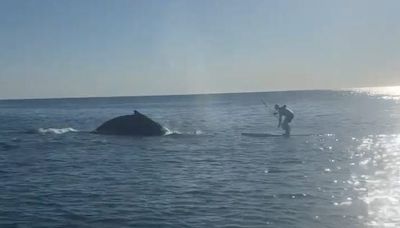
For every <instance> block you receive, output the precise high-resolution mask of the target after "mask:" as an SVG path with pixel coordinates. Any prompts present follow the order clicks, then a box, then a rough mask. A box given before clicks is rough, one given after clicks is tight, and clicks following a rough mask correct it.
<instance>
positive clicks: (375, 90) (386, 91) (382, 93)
mask: <svg viewBox="0 0 400 228" xmlns="http://www.w3.org/2000/svg"><path fill="white" fill-rule="evenodd" d="M352 91H353V92H356V93H366V94H368V95H370V96H379V97H381V98H382V99H385V100H396V101H397V100H400V86H388V87H365V88H355V89H352Z"/></svg>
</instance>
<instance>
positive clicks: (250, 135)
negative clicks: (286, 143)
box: [242, 133, 311, 137]
mask: <svg viewBox="0 0 400 228" xmlns="http://www.w3.org/2000/svg"><path fill="white" fill-rule="evenodd" d="M242 135H243V136H249V137H292V136H311V134H294V135H290V136H287V135H279V134H270V133H242Z"/></svg>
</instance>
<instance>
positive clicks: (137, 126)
mask: <svg viewBox="0 0 400 228" xmlns="http://www.w3.org/2000/svg"><path fill="white" fill-rule="evenodd" d="M166 132H167V131H166V129H165V128H164V127H163V126H161V124H159V123H157V122H155V121H154V120H152V119H150V118H149V117H147V116H145V115H143V114H142V113H140V112H138V111H136V110H135V113H134V114H133V115H125V116H119V117H116V118H114V119H111V120H109V121H106V122H105V123H103V124H102V125H101V126H100V127H98V128H97V129H96V130H95V131H94V133H97V134H106V135H133V136H161V135H165V133H166Z"/></svg>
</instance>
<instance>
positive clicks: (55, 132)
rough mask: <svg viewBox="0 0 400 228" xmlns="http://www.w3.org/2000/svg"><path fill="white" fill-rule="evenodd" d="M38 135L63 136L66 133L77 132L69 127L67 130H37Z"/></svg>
mask: <svg viewBox="0 0 400 228" xmlns="http://www.w3.org/2000/svg"><path fill="white" fill-rule="evenodd" d="M37 131H38V132H39V133H40V134H49V133H50V134H57V135H59V134H65V133H68V132H78V130H76V129H74V128H71V127H67V128H39V129H38V130H37Z"/></svg>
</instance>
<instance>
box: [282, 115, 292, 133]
mask: <svg viewBox="0 0 400 228" xmlns="http://www.w3.org/2000/svg"><path fill="white" fill-rule="evenodd" d="M282 129H283V130H284V131H285V135H290V126H289V122H288V121H287V120H286V119H285V120H284V121H283V123H282Z"/></svg>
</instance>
